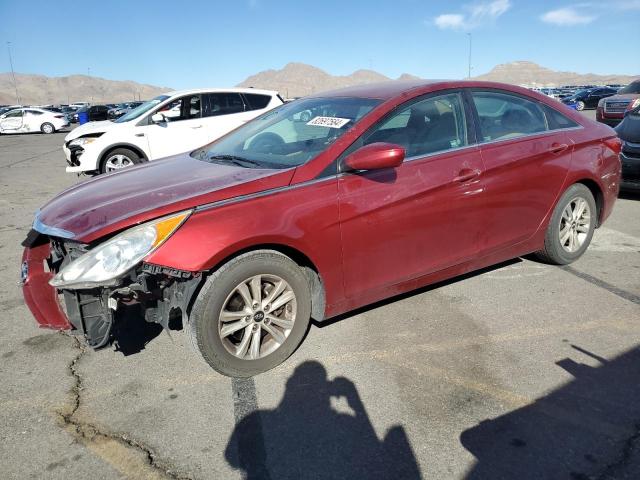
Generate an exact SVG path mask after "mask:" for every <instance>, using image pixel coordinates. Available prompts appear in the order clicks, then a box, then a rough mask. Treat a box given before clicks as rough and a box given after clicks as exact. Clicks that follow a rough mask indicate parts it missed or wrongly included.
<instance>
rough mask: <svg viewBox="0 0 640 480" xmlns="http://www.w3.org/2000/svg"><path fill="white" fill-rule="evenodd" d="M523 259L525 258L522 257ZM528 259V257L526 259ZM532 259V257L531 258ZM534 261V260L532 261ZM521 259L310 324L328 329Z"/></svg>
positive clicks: (511, 260)
mask: <svg viewBox="0 0 640 480" xmlns="http://www.w3.org/2000/svg"><path fill="white" fill-rule="evenodd" d="M523 258H525V257H523ZM526 258H527V259H529V258H528V257H526ZM531 259H533V257H531ZM533 260H534V261H536V260H535V259H533ZM522 261H523V260H522V258H519V257H517V258H512V259H510V260H507V261H505V262H501V263H497V264H495V265H491V266H489V267H485V268H481V269H480V270H475V271H473V272H469V273H465V274H463V275H458V276H457V277H453V278H450V279H449V280H444V281H442V282H438V283H433V284H431V285H427V286H425V287H421V288H418V289H416V290H411V291H409V292H406V293H402V294H400V295H396V296H393V297H390V298H385V299H384V300H380V301H379V302H376V303H372V304H370V305H365V306H364V307H360V308H358V309H356V310H351V311H349V312H346V313H342V314H340V315H336V316H335V317H332V318H330V319H328V320H324V321H322V322H318V321H315V320H312V322H311V323H312V324H313V325H314V326H316V327H318V328H324V327H328V326H329V325H333V324H334V323H337V322H341V321H342V320H346V319H348V318H351V317H355V316H356V315H361V314H363V313H367V312H368V311H370V310H375V309H376V308H380V307H383V306H385V305H389V304H391V303H395V302H399V301H401V300H405V299H408V298H411V297H415V296H416V295H421V294H423V293H426V292H429V291H431V290H437V289H438V288H442V287H446V286H447V285H451V284H453V283H457V282H462V281H464V280H467V279H469V278H473V277H477V276H478V275H483V274H485V273H489V272H493V271H494V270H499V269H501V268H505V267H508V266H511V265H515V264H518V263H522Z"/></svg>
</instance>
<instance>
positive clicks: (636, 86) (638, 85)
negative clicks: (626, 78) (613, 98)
mask: <svg viewBox="0 0 640 480" xmlns="http://www.w3.org/2000/svg"><path fill="white" fill-rule="evenodd" d="M621 93H622V94H625V93H640V81H637V82H631V83H630V84H629V85H627V86H626V87H624V88H621V89H620V90H618V94H621Z"/></svg>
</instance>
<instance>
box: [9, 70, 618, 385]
mask: <svg viewBox="0 0 640 480" xmlns="http://www.w3.org/2000/svg"><path fill="white" fill-rule="evenodd" d="M273 107H276V108H273ZM255 117H257V118H255ZM250 119H253V120H252V121H249V120H250ZM236 127H237V128H236ZM234 128H235V130H233V131H231V132H229V131H230V130H232V129H234ZM225 133H227V134H226V135H224V134H225ZM221 135H223V136H222V137H221V138H219V139H217V140H215V141H213V142H212V139H213V138H215V137H219V136H221ZM64 148H65V154H66V155H67V159H68V161H69V168H68V170H69V171H76V172H78V171H88V170H103V171H109V170H120V169H121V168H123V167H125V166H129V165H132V164H135V163H141V162H143V161H144V160H153V159H156V158H158V157H166V156H168V155H171V156H169V157H168V158H164V159H162V160H159V161H154V162H149V163H145V164H143V165H137V166H135V167H133V168H127V169H125V170H122V171H118V172H114V173H111V174H108V175H104V176H101V177H99V178H96V179H93V180H91V181H88V182H83V183H79V184H77V185H75V186H74V187H71V188H70V189H67V190H65V191H64V192H63V193H61V194H60V195H58V196H57V197H55V198H54V199H53V200H51V201H50V202H49V203H47V204H46V205H44V206H43V207H42V208H41V210H40V211H39V212H38V213H37V215H36V218H35V221H34V224H33V229H32V230H31V232H30V233H29V234H28V236H27V238H26V240H25V241H24V243H23V245H24V247H25V250H24V254H23V263H22V270H21V276H22V282H23V292H24V297H25V302H26V304H27V305H28V306H29V308H30V310H31V311H32V313H33V315H34V316H35V318H36V320H37V321H38V323H40V324H41V326H43V327H49V328H55V329H72V330H74V331H75V332H77V333H79V334H82V335H84V337H85V338H86V341H87V342H88V344H89V345H90V346H91V347H94V348H100V347H103V346H105V345H108V344H109V342H110V340H111V331H112V329H113V328H114V325H117V324H118V323H120V322H126V321H128V320H127V318H129V316H130V315H131V314H132V313H133V312H137V313H136V314H141V315H143V316H144V318H145V319H146V320H147V321H148V322H155V323H158V324H160V325H162V326H163V327H164V328H167V329H168V328H169V322H170V321H173V320H179V319H182V322H183V326H184V328H185V329H186V331H187V332H188V335H189V336H190V337H191V339H192V341H193V345H194V346H195V347H196V348H197V349H198V350H199V351H200V353H201V354H202V356H203V358H204V359H205V361H206V362H208V363H209V365H210V366H211V367H212V368H214V369H215V370H217V371H219V372H221V373H223V374H225V375H230V376H236V377H247V376H251V375H255V374H258V373H261V372H264V371H266V370H269V369H271V368H273V367H275V366H276V365H278V364H280V363H282V362H283V361H285V360H286V359H287V358H288V357H289V356H290V355H291V354H292V353H293V352H294V350H295V349H296V348H297V346H298V345H299V344H300V343H301V342H302V340H303V338H304V337H305V334H306V332H307V329H308V327H309V324H310V321H311V319H314V320H315V321H318V322H322V321H324V320H327V319H330V318H333V317H335V316H336V315H340V314H342V313H344V312H347V311H350V310H353V309H356V308H359V307H362V306H364V305H367V304H370V303H373V302H376V301H379V300H381V299H384V298H388V297H391V296H394V295H399V294H402V293H403V292H407V291H409V290H412V289H415V288H419V287H421V286H424V285H427V284H431V283H434V282H439V281H443V280H445V279H447V278H451V277H454V276H456V275H460V274H463V273H467V272H469V271H472V270H476V269H480V268H483V267H486V266H489V265H491V264H495V263H498V262H502V261H505V260H507V259H510V258H513V257H516V256H521V255H525V254H529V253H534V252H535V253H537V255H538V256H539V258H541V259H543V260H544V261H546V262H549V263H553V264H559V265H563V264H568V263H571V262H573V261H575V260H576V259H578V258H580V256H581V255H582V254H583V253H584V252H585V250H586V249H587V247H588V246H589V243H590V241H591V239H592V236H593V233H594V230H595V229H596V228H597V227H599V226H600V225H602V224H603V223H604V222H605V221H606V219H607V218H608V217H609V215H610V214H611V211H612V209H613V206H614V203H615V201H616V197H617V195H618V191H619V188H620V170H621V167H620V160H619V153H620V148H621V143H620V140H619V139H618V138H617V136H616V135H615V132H614V131H613V130H612V129H611V128H609V127H608V126H606V125H602V124H599V123H597V122H594V121H592V120H590V119H588V118H586V117H585V116H583V115H581V114H579V113H578V112H576V111H575V110H572V109H570V108H567V107H566V106H565V105H563V104H561V103H559V102H556V101H553V100H551V99H549V98H548V97H545V96H543V95H540V94H537V93H533V92H530V91H528V90H526V89H524V88H519V87H515V86H511V85H501V84H496V83H490V82H480V81H435V82H427V81H424V80H415V81H413V82H412V83H408V82H389V83H386V84H376V85H361V86H356V87H350V88H347V89H342V90H337V91H333V92H326V93H324V94H317V95H314V96H312V97H307V98H302V99H299V100H296V101H293V102H290V103H287V104H282V100H281V99H280V97H279V96H278V95H277V94H276V93H275V92H269V91H260V90H253V89H233V90H213V89H212V90H190V91H181V92H173V93H170V94H167V95H161V96H159V97H156V98H155V99H153V100H151V101H149V102H146V103H144V104H143V105H140V106H139V107H138V108H136V109H134V110H132V111H130V112H129V113H128V114H126V115H124V116H123V117H121V118H120V119H118V120H116V121H115V122H92V123H89V124H87V125H84V126H81V127H79V128H77V129H75V130H74V131H73V132H71V133H70V134H69V135H68V136H67V138H66V140H65V147H64ZM523 179H526V181H523ZM60 298H63V299H64V300H63V301H64V303H65V305H66V308H64V309H63V308H62V307H61V306H60V304H59V303H58V301H59V299H60ZM532 301H534V300H532Z"/></svg>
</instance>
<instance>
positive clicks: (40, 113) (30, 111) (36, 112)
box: [25, 110, 44, 115]
mask: <svg viewBox="0 0 640 480" xmlns="http://www.w3.org/2000/svg"><path fill="white" fill-rule="evenodd" d="M25 112H27V113H30V114H31V115H42V114H43V113H44V112H39V111H38V110H25Z"/></svg>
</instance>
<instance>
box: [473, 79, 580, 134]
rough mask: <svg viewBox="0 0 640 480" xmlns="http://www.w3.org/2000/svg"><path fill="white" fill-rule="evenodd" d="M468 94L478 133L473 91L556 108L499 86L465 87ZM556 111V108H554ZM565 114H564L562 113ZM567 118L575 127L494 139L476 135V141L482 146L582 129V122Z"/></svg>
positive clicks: (477, 117) (478, 124) (478, 121)
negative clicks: (501, 95) (483, 138)
mask: <svg viewBox="0 0 640 480" xmlns="http://www.w3.org/2000/svg"><path fill="white" fill-rule="evenodd" d="M466 90H467V92H468V95H469V99H470V107H471V108H472V111H473V120H474V123H475V125H476V128H477V131H478V133H479V134H480V133H481V132H480V116H479V115H478V110H477V108H476V105H475V103H474V102H473V93H474V92H485V93H499V94H503V95H511V96H514V97H519V98H521V99H523V100H528V101H529V102H532V103H535V104H537V105H544V106H547V107H549V108H552V109H553V110H556V109H555V108H553V107H552V106H551V105H549V104H547V103H544V102H541V101H539V100H537V99H535V98H531V97H528V96H526V95H522V94H520V93H517V92H511V91H509V90H502V89H500V88H473V87H470V88H467V89H466ZM556 111H557V110H556ZM558 113H560V114H561V115H564V114H563V113H562V112H558ZM542 114H543V115H545V113H544V110H543V111H542ZM564 116H566V115H564ZM545 120H547V118H546V115H545ZM569 120H571V121H573V122H575V123H577V125H576V126H575V127H564V128H555V129H553V130H552V129H549V130H545V131H543V132H534V133H527V134H525V135H520V136H518V137H511V138H497V139H495V140H486V141H485V140H480V136H481V135H478V141H477V145H479V146H481V147H482V146H483V145H491V144H495V143H501V142H512V141H517V140H520V139H521V138H530V137H536V136H542V135H550V134H553V133H556V132H565V131H570V130H581V129H584V126H583V125H582V124H580V123H579V122H577V121H575V120H573V119H572V118H570V117H569ZM548 124H549V121H548V120H547V126H548Z"/></svg>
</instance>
